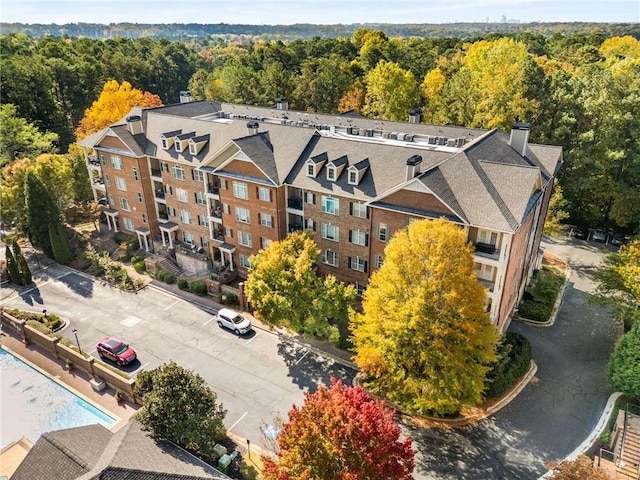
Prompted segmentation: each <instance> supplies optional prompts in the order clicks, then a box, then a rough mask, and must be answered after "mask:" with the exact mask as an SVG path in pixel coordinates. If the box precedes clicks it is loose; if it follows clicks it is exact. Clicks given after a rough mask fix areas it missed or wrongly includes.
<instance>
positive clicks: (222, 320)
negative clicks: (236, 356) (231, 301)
mask: <svg viewBox="0 0 640 480" xmlns="http://www.w3.org/2000/svg"><path fill="white" fill-rule="evenodd" d="M216 321H217V322H218V326H219V327H220V328H223V327H224V328H228V329H229V330H232V331H233V333H235V334H236V335H242V334H244V333H247V332H248V331H249V330H251V322H250V321H249V320H248V319H246V318H245V317H243V316H242V315H241V314H240V313H239V312H236V311H235V310H231V309H230V308H223V309H222V310H220V311H219V312H218V314H217V315H216Z"/></svg>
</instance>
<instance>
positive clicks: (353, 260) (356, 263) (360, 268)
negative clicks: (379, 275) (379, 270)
mask: <svg viewBox="0 0 640 480" xmlns="http://www.w3.org/2000/svg"><path fill="white" fill-rule="evenodd" d="M349 268H350V269H351V270H355V271H357V272H366V271H367V261H366V260H365V259H363V258H360V257H349Z"/></svg>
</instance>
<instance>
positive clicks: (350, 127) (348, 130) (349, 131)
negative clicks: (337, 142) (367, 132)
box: [347, 126, 353, 135]
mask: <svg viewBox="0 0 640 480" xmlns="http://www.w3.org/2000/svg"><path fill="white" fill-rule="evenodd" d="M347 133H348V134H349V135H351V134H352V133H353V127H352V126H348V127H347Z"/></svg>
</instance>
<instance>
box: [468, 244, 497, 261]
mask: <svg viewBox="0 0 640 480" xmlns="http://www.w3.org/2000/svg"><path fill="white" fill-rule="evenodd" d="M473 246H474V248H475V253H476V255H478V256H479V257H483V258H490V259H492V260H500V249H498V248H497V247H496V246H495V245H491V244H488V243H482V242H477V243H474V244H473Z"/></svg>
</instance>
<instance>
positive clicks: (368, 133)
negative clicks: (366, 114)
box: [364, 128, 373, 137]
mask: <svg viewBox="0 0 640 480" xmlns="http://www.w3.org/2000/svg"><path fill="white" fill-rule="evenodd" d="M364 136H365V137H373V130H372V129H371V128H365V130H364Z"/></svg>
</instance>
